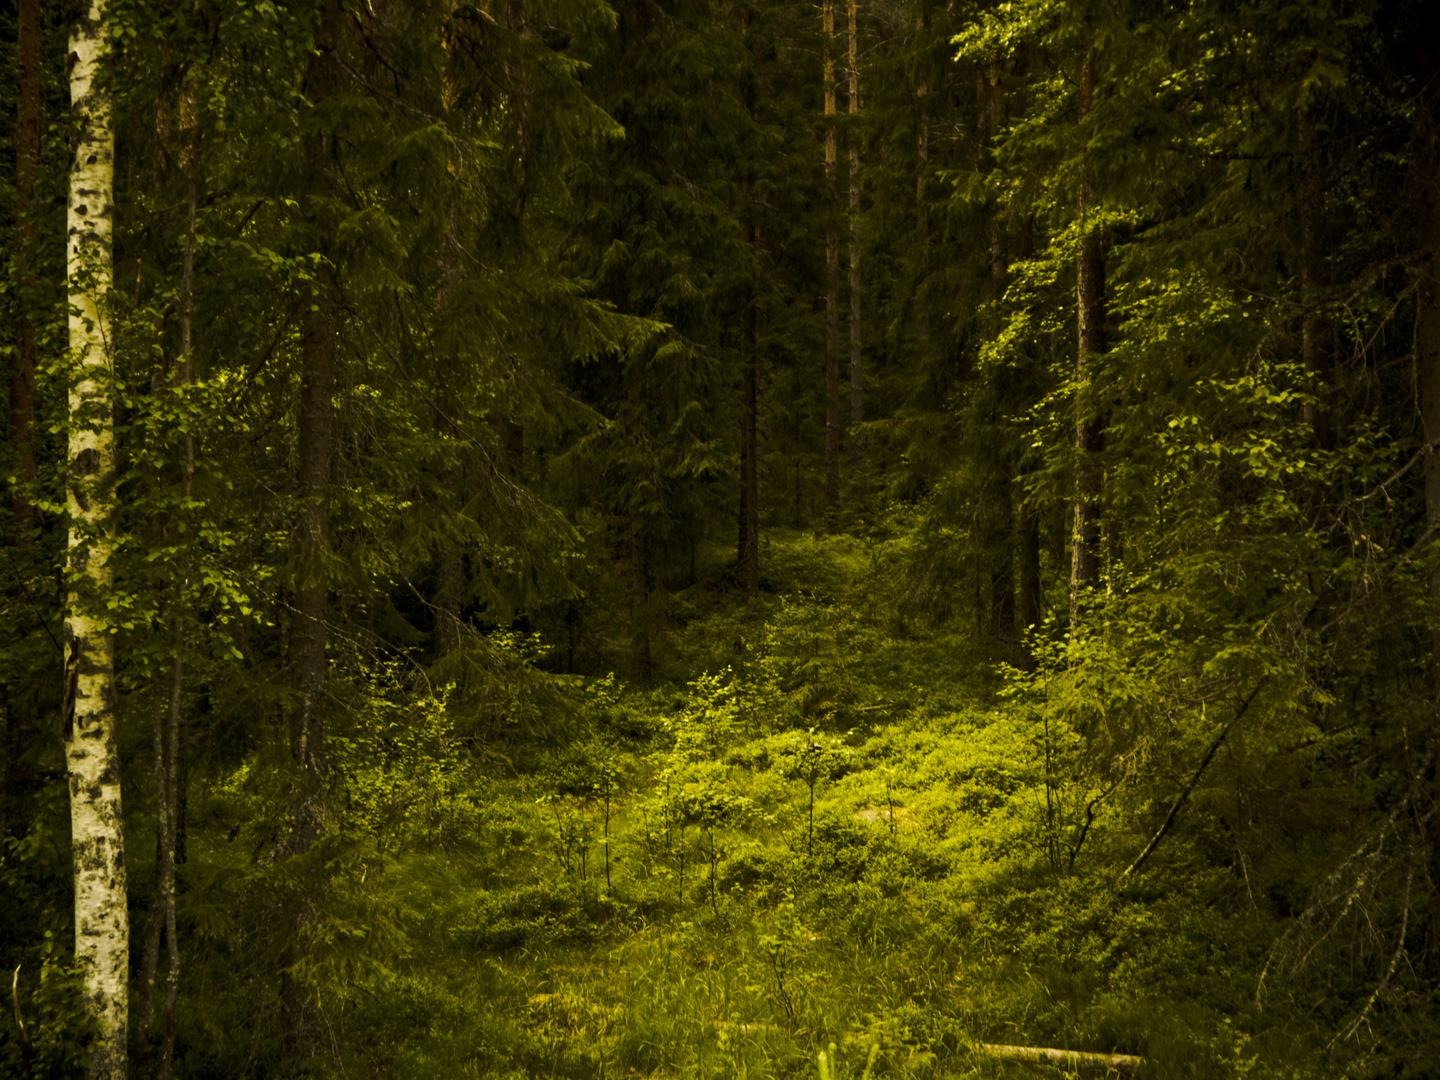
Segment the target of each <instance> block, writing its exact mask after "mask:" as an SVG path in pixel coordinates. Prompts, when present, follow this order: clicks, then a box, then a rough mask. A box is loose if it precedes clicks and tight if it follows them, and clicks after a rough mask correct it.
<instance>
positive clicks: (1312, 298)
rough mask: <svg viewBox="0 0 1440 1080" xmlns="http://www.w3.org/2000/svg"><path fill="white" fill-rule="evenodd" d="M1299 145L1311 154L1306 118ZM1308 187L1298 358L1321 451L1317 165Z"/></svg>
mask: <svg viewBox="0 0 1440 1080" xmlns="http://www.w3.org/2000/svg"><path fill="white" fill-rule="evenodd" d="M1301 141H1302V146H1303V148H1304V149H1305V150H1306V151H1308V152H1309V153H1310V154H1312V155H1313V154H1314V153H1315V146H1314V143H1315V121H1314V118H1313V117H1311V116H1310V115H1308V114H1307V115H1306V116H1305V118H1304V120H1303V121H1302V128H1301ZM1307 174H1308V183H1307V184H1306V185H1305V187H1306V189H1307V190H1306V192H1305V195H1304V197H1303V199H1302V205H1301V207H1300V219H1301V220H1300V229H1301V253H1300V305H1301V310H1302V314H1301V325H1300V354H1301V359H1302V360H1303V361H1304V363H1305V374H1306V376H1307V379H1308V382H1309V384H1310V385H1309V390H1310V393H1311V395H1312V396H1313V397H1314V398H1315V400H1314V402H1307V403H1306V405H1305V422H1306V423H1308V424H1309V425H1310V430H1311V431H1312V432H1313V433H1314V437H1315V445H1316V446H1318V447H1320V448H1321V449H1322V450H1326V449H1329V447H1330V413H1329V410H1328V409H1327V408H1326V405H1325V401H1326V398H1327V397H1328V393H1329V389H1330V328H1329V325H1328V324H1327V322H1326V320H1325V317H1324V315H1323V314H1322V313H1321V309H1320V301H1321V292H1322V289H1323V287H1324V276H1325V275H1324V257H1323V255H1322V254H1321V253H1322V252H1323V250H1324V235H1323V234H1324V226H1325V218H1324V215H1325V194H1326V189H1325V179H1324V175H1323V173H1322V171H1321V169H1320V166H1319V164H1318V163H1317V162H1315V161H1311V162H1310V163H1309V165H1308V168H1307Z"/></svg>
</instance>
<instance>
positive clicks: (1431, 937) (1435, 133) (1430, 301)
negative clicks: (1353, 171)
mask: <svg viewBox="0 0 1440 1080" xmlns="http://www.w3.org/2000/svg"><path fill="white" fill-rule="evenodd" d="M1430 86H1431V89H1430V92H1429V93H1427V94H1426V95H1425V97H1424V99H1423V101H1422V105H1421V109H1420V130H1419V132H1418V138H1417V142H1418V144H1419V145H1418V147H1417V150H1418V153H1417V154H1416V166H1417V167H1416V173H1417V184H1416V186H1417V187H1418V188H1419V192H1418V195H1419V200H1420V207H1419V210H1420V213H1419V217H1420V221H1419V225H1420V230H1419V231H1420V241H1421V244H1422V245H1423V246H1422V258H1423V262H1422V264H1421V277H1420V282H1419V285H1420V287H1419V289H1418V290H1417V296H1416V306H1417V307H1418V311H1417V313H1416V314H1417V318H1416V334H1415V337H1416V341H1415V344H1416V349H1417V352H1418V353H1419V358H1418V363H1419V375H1420V420H1421V426H1422V428H1423V435H1424V439H1425V454H1424V461H1425V524H1426V526H1427V529H1428V532H1429V535H1430V537H1431V542H1432V543H1434V542H1435V538H1436V537H1437V536H1440V145H1437V143H1440V115H1437V114H1440V88H1437V87H1435V84H1434V82H1433V81H1432V83H1431V84H1430ZM1429 592H1430V601H1431V605H1432V607H1433V608H1435V609H1440V560H1433V559H1432V563H1431V569H1430V576H1429ZM1430 666H1431V677H1432V679H1433V686H1432V693H1433V701H1432V706H1431V707H1432V710H1433V719H1432V720H1431V733H1430V754H1431V764H1430V768H1431V797H1432V798H1433V799H1434V800H1435V801H1436V803H1440V629H1437V630H1435V631H1433V632H1432V638H1431V659H1430ZM1429 829H1430V882H1431V883H1432V889H1434V890H1437V891H1435V892H1432V894H1431V897H1430V905H1429V912H1430V915H1429V922H1428V930H1427V934H1426V942H1425V966H1426V969H1427V972H1428V973H1429V974H1430V975H1431V976H1432V977H1435V976H1440V913H1437V912H1440V812H1437V813H1433V814H1432V815H1431V817H1430V823H1429Z"/></svg>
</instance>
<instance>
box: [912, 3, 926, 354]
mask: <svg viewBox="0 0 1440 1080" xmlns="http://www.w3.org/2000/svg"><path fill="white" fill-rule="evenodd" d="M924 31H925V15H924V12H923V9H922V12H921V14H919V15H917V16H916V17H915V35H916V37H919V36H920V35H921V34H923V33H924ZM915 106H916V117H915V228H916V240H917V242H918V243H917V246H918V249H919V250H918V251H917V253H916V262H917V264H918V266H919V271H918V273H917V274H916V275H915V277H916V286H917V288H916V293H917V295H916V298H915V302H916V307H917V310H916V319H915V347H916V351H917V352H918V353H919V354H920V359H921V360H922V361H923V360H925V358H926V354H927V353H928V352H929V350H930V309H929V307H928V305H927V304H926V303H925V282H926V279H927V278H929V276H930V213H929V207H928V205H927V204H926V201H925V173H926V171H927V170H928V169H929V167H930V84H929V83H927V82H923V81H922V82H921V83H920V85H919V86H917V87H916V88H915Z"/></svg>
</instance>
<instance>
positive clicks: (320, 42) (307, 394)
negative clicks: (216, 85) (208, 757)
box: [289, 0, 340, 853]
mask: <svg viewBox="0 0 1440 1080" xmlns="http://www.w3.org/2000/svg"><path fill="white" fill-rule="evenodd" d="M339 21H340V13H339V10H338V6H337V4H336V2H335V0H326V2H325V3H324V4H323V5H322V9H321V16H320V25H319V28H318V30H317V36H316V42H315V51H314V53H313V54H312V55H311V57H310V67H309V71H308V72H307V75H306V80H305V82H306V94H307V96H308V97H309V99H310V101H311V102H312V103H316V104H318V103H320V102H322V101H324V100H325V99H326V98H327V97H329V96H330V95H331V94H332V93H334V91H335V84H336V76H337V72H336V67H337V62H336V57H335V49H336V46H337V41H338V37H339V25H338V24H339ZM332 143H333V136H331V135H330V134H329V133H326V132H317V133H314V134H312V135H310V136H309V137H308V139H307V140H306V145H305V164H306V167H307V171H308V173H309V182H310V183H311V184H312V185H315V187H316V194H317V195H322V193H323V191H324V190H325V189H328V188H329V187H330V186H331V183H332V180H331V170H332V162H331V157H332V155H333V153H334V148H333V145H332ZM322 197H323V196H322ZM317 201H318V200H317ZM310 215H311V224H312V226H313V227H314V228H316V230H317V232H318V233H319V234H320V236H321V237H323V233H324V228H325V227H324V224H323V222H322V221H320V220H319V212H318V211H317V210H315V209H313V208H312V209H311V210H310ZM317 243H318V244H319V246H320V248H321V250H322V251H323V250H324V249H325V248H326V247H327V246H328V245H327V244H326V243H325V241H324V240H323V238H317ZM336 332H337V322H336V313H335V295H334V282H333V281H332V280H331V276H330V273H329V271H328V270H321V271H319V272H317V273H316V275H315V280H314V283H313V284H312V285H311V287H310V294H309V297H308V302H307V303H306V304H305V314H304V316H303V318H302V322H301V335H300V363H301V369H300V410H299V447H298V450H299V454H298V459H299V461H298V464H299V469H298V478H297V479H298V481H299V485H298V486H299V492H298V494H299V508H298V509H299V512H298V514H297V519H296V523H295V555H296V558H295V565H296V583H295V612H294V615H293V618H292V620H291V626H290V670H291V679H292V685H293V689H294V692H295V706H294V708H293V709H292V710H291V715H290V733H289V734H290V754H291V760H292V762H293V763H294V766H295V770H296V782H297V785H298V790H297V792H296V803H295V807H294V810H293V820H292V824H291V836H290V841H289V847H290V850H291V852H292V853H300V852H303V851H306V850H308V849H309V847H310V845H311V844H312V843H314V841H315V839H316V837H317V836H319V835H320V833H321V831H323V828H324V818H325V814H324V808H323V805H322V795H323V792H324V785H325V724H324V718H325V650H326V640H325V639H326V632H325V617H326V592H327V584H328V582H327V580H326V572H325V551H326V545H327V539H328V530H327V524H328V516H329V515H328V506H329V500H330V457H331V437H332V429H333V426H334V407H333V402H332V394H333V390H334V385H335V361H336V341H335V338H336Z"/></svg>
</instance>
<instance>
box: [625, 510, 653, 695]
mask: <svg viewBox="0 0 1440 1080" xmlns="http://www.w3.org/2000/svg"><path fill="white" fill-rule="evenodd" d="M648 524H649V523H648V522H647V521H646V519H645V518H644V516H643V515H640V514H635V515H633V516H632V519H631V536H630V673H631V677H632V678H633V679H634V680H635V681H636V682H638V683H641V684H644V683H648V682H649V681H650V678H651V676H652V675H653V674H654V667H653V665H652V663H651V658H650V537H649V528H648Z"/></svg>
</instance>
